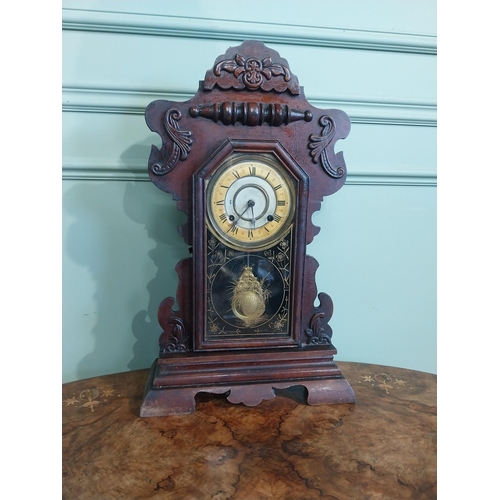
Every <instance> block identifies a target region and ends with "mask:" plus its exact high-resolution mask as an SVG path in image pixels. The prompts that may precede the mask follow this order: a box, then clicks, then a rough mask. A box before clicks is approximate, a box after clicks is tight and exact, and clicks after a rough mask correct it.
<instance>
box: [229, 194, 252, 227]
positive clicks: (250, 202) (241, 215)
mask: <svg viewBox="0 0 500 500" xmlns="http://www.w3.org/2000/svg"><path fill="white" fill-rule="evenodd" d="M254 205H255V202H254V201H253V200H248V206H247V208H245V210H243V212H241V214H240V215H238V218H237V219H235V220H234V221H233V226H235V225H236V223H237V222H238V221H239V220H240V219H241V218H242V217H243V216H244V215H245V213H246V211H247V210H248V209H249V208H251V207H253V206H254ZM252 210H253V208H252Z"/></svg>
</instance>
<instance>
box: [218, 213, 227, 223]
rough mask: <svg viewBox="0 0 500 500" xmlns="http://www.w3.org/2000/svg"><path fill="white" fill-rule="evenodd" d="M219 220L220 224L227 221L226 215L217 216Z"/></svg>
mask: <svg viewBox="0 0 500 500" xmlns="http://www.w3.org/2000/svg"><path fill="white" fill-rule="evenodd" d="M219 220H220V221H221V222H226V221H227V215H226V214H222V215H219Z"/></svg>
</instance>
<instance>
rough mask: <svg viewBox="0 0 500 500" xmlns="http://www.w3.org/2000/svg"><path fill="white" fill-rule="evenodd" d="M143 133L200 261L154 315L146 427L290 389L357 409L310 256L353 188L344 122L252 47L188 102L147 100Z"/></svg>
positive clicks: (183, 265) (224, 62)
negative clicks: (326, 219) (207, 399)
mask: <svg viewBox="0 0 500 500" xmlns="http://www.w3.org/2000/svg"><path fill="white" fill-rule="evenodd" d="M146 122H147V124H148V126H149V128H150V129H151V130H152V131H154V132H156V133H158V134H159V135H160V137H161V139H162V146H161V148H157V147H156V146H152V149H151V154H150V158H149V165H148V169H149V175H150V178H151V180H152V182H153V183H154V184H155V185H156V186H157V187H158V188H160V189H161V190H163V191H165V192H167V193H171V194H173V196H174V199H175V200H176V202H177V207H178V209H179V210H181V211H183V212H184V213H185V214H186V215H187V221H186V223H185V224H184V225H182V226H180V227H179V232H180V235H181V236H182V237H183V238H184V240H185V242H186V244H187V245H189V247H191V252H192V253H191V256H190V257H189V258H186V259H183V260H181V261H180V262H179V263H178V265H177V267H176V270H177V274H178V276H179V284H178V288H177V295H176V299H175V300H174V298H173V297H168V298H166V299H165V300H164V301H163V302H162V303H161V305H160V308H159V311H158V320H159V324H160V326H161V328H162V329H163V332H162V333H161V335H160V340H159V351H160V352H159V357H158V359H157V360H156V361H155V362H154V364H153V366H152V367H151V371H150V376H149V380H148V383H147V386H146V390H145V394H144V399H143V402H142V406H141V416H143V417H151V416H161V415H171V414H181V413H190V412H192V411H194V409H195V395H196V394H197V393H198V392H211V393H218V394H227V399H228V400H229V401H230V402H232V403H243V404H245V405H247V406H253V405H257V404H259V403H260V402H261V401H262V400H263V399H270V398H272V397H274V389H281V388H286V387H290V386H292V385H302V386H305V388H306V389H307V402H308V404H329V403H330V404H332V403H351V402H354V401H355V396H354V392H353V390H352V388H351V386H350V385H349V383H348V382H347V380H345V378H344V377H343V375H342V373H341V371H340V369H339V368H338V366H337V365H336V364H335V363H334V360H333V357H334V355H335V354H336V353H337V351H336V349H335V347H334V346H333V345H332V343H331V336H332V330H331V328H330V326H329V325H328V321H329V320H330V318H331V316H332V314H333V303H332V300H331V299H330V297H329V296H328V295H327V294H326V293H320V294H319V295H318V293H317V289H316V284H315V273H316V269H317V267H318V263H317V261H316V260H315V259H314V258H312V257H311V256H309V255H307V254H306V246H307V245H308V244H309V243H311V241H312V240H313V238H314V236H315V235H316V234H317V233H318V232H319V228H318V227H316V226H314V225H313V223H312V215H313V213H314V212H315V211H317V210H319V209H320V205H321V201H322V199H323V197H324V196H327V195H331V194H333V193H335V192H336V191H337V190H338V189H340V188H341V187H342V186H343V185H344V183H345V177H346V168H345V163H344V159H343V155H342V153H334V145H335V143H336V142H337V140H339V139H344V138H345V137H347V135H348V133H349V131H350V120H349V118H348V116H347V115H346V114H345V113H344V112H343V111H340V110H325V109H316V108H314V107H312V106H311V105H310V104H309V103H308V101H307V100H306V98H305V97H304V93H303V89H302V87H300V86H299V84H298V80H297V77H296V76H295V75H294V74H293V73H292V72H291V71H290V68H289V66H288V63H287V61H286V60H285V59H283V58H281V57H280V55H279V54H278V53H277V52H276V51H274V50H271V49H270V48H268V47H266V46H265V45H264V44H263V43H261V42H256V41H248V42H244V43H243V44H241V45H240V46H238V47H233V48H229V49H228V50H227V52H226V53H225V54H224V55H222V56H220V57H218V58H217V59H216V61H215V63H214V65H213V67H212V68H211V69H210V70H208V71H207V72H206V75H205V79H204V80H203V81H202V82H200V87H199V90H198V92H197V93H196V94H195V96H194V97H193V98H192V99H190V100H189V101H187V102H183V103H179V102H170V101H166V100H157V101H154V102H152V103H151V104H150V105H149V106H148V107H147V109H146ZM316 299H318V303H319V305H315V302H316Z"/></svg>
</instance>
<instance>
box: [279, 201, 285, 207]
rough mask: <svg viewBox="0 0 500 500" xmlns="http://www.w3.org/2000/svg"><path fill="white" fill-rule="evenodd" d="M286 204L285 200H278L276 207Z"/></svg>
mask: <svg viewBox="0 0 500 500" xmlns="http://www.w3.org/2000/svg"><path fill="white" fill-rule="evenodd" d="M285 205H286V201H285V200H278V207H284V206H285Z"/></svg>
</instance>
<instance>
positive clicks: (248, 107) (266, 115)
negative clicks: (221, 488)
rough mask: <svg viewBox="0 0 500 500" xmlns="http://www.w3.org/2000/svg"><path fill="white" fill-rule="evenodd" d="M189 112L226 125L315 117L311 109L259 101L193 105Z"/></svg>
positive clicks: (277, 124)
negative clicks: (293, 107)
mask: <svg viewBox="0 0 500 500" xmlns="http://www.w3.org/2000/svg"><path fill="white" fill-rule="evenodd" d="M189 114H190V115H191V116H192V117H193V118H197V117H199V116H201V117H203V118H207V119H209V120H213V121H214V122H218V121H219V122H222V123H223V124H224V125H234V124H236V123H241V124H243V125H247V126H249V127H254V126H256V125H262V124H263V123H268V124H269V125H271V126H273V127H279V126H280V125H288V124H289V123H292V122H295V121H298V120H304V121H306V122H310V121H311V120H312V118H313V115H312V112H311V111H309V110H306V111H299V110H297V109H291V108H290V107H289V106H287V105H286V104H272V103H259V102H222V103H214V104H207V105H205V106H192V107H191V108H189Z"/></svg>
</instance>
